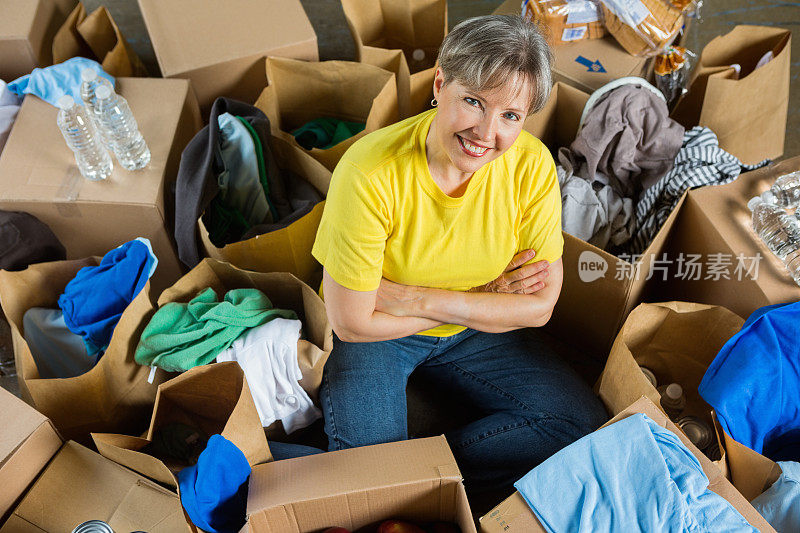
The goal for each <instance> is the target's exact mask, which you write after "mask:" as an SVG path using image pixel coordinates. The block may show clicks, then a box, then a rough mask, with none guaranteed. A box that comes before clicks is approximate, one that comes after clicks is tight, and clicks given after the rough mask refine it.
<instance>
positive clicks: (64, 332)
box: [22, 237, 158, 378]
mask: <svg viewBox="0 0 800 533" xmlns="http://www.w3.org/2000/svg"><path fill="white" fill-rule="evenodd" d="M157 266H158V259H157V258H156V256H155V254H154V253H153V249H152V247H151V246H150V241H148V240H147V239H144V238H141V237H140V238H138V239H134V240H132V241H129V242H126V243H125V244H123V245H122V246H120V247H119V248H115V249H114V250H111V251H110V252H108V253H107V254H106V255H105V256H103V259H102V261H100V264H99V265H98V266H90V267H84V268H82V269H80V270H79V271H78V273H77V274H76V276H75V277H74V278H73V279H72V281H70V282H69V283H68V284H67V286H66V287H65V288H64V292H63V294H61V296H59V298H58V307H59V308H58V309H48V308H44V307H32V308H30V309H28V310H27V311H26V312H25V315H24V316H23V319H22V323H23V330H24V332H25V340H26V342H27V343H28V346H29V348H30V350H31V354H32V355H33V359H34V361H35V362H36V367H37V369H38V371H39V376H40V377H42V378H69V377H75V376H79V375H81V374H84V373H86V372H88V371H89V370H91V369H92V367H94V365H95V364H96V363H97V361H98V360H99V359H100V357H101V356H102V355H103V353H104V352H105V350H106V349H107V348H108V345H109V343H110V342H111V336H112V335H113V333H114V328H115V327H116V326H117V323H118V322H119V320H120V318H121V317H122V313H123V312H124V311H125V309H126V308H127V307H128V305H130V303H131V302H132V301H133V299H134V298H136V296H137V295H138V294H139V292H140V291H141V290H142V289H143V288H144V286H145V284H146V283H147V281H148V280H149V279H150V277H151V276H152V275H153V272H155V269H156V267H157Z"/></svg>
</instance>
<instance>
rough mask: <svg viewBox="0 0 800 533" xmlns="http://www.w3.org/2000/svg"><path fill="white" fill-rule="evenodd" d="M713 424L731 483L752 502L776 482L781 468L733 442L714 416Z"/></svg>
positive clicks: (753, 451)
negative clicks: (719, 437)
mask: <svg viewBox="0 0 800 533" xmlns="http://www.w3.org/2000/svg"><path fill="white" fill-rule="evenodd" d="M714 423H715V425H716V428H717V430H718V431H719V434H720V435H721V436H722V443H723V445H724V446H725V453H726V455H727V462H728V468H729V470H730V475H731V481H732V482H733V484H734V486H735V487H736V488H737V489H738V490H739V492H741V493H742V494H743V495H744V497H745V498H747V499H748V500H749V501H752V500H753V499H754V498H755V497H756V496H758V495H759V494H761V493H762V492H764V491H765V490H767V489H768V488H770V487H771V486H772V484H773V483H775V481H777V479H778V477H780V475H781V467H780V466H778V464H777V463H775V461H773V460H772V459H769V458H767V457H764V456H763V455H761V454H760V453H758V452H757V451H755V450H751V449H750V448H748V447H747V446H745V445H744V444H740V443H738V442H736V441H735V440H733V438H732V437H731V436H730V435H728V434H727V433H726V432H725V431H724V430H723V429H722V427H721V426H720V424H719V421H718V420H717V419H716V415H714Z"/></svg>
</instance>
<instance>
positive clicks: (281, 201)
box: [175, 98, 322, 267]
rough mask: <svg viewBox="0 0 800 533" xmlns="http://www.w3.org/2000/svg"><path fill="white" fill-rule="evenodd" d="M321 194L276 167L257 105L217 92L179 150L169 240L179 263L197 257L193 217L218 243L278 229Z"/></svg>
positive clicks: (266, 123)
mask: <svg viewBox="0 0 800 533" xmlns="http://www.w3.org/2000/svg"><path fill="white" fill-rule="evenodd" d="M321 201H322V195H321V194H320V193H319V191H317V190H316V189H315V188H314V187H313V186H312V185H311V184H310V183H308V182H307V181H306V180H305V179H303V178H302V177H300V176H298V175H297V174H295V173H293V172H290V171H288V170H286V169H284V170H281V169H279V168H278V165H277V162H276V159H275V156H274V154H273V153H272V150H271V148H270V124H269V119H268V118H267V117H266V115H265V114H264V113H263V112H262V111H261V110H260V109H258V108H257V107H254V106H251V105H248V104H245V103H242V102H239V101H236V100H232V99H229V98H217V99H216V100H215V101H214V105H213V106H212V108H211V116H210V118H209V124H208V126H206V127H205V128H203V129H202V130H200V132H199V133H198V134H197V135H195V136H194V138H193V139H192V140H191V141H190V142H189V144H188V145H187V146H186V148H185V149H184V150H183V153H182V154H181V163H180V168H179V170H178V179H177V185H176V195H175V213H176V216H175V240H176V241H177V244H178V255H179V257H180V259H181V261H183V263H185V264H186V265H187V266H190V267H194V266H195V265H197V263H199V262H200V254H199V251H198V247H197V232H196V226H197V220H198V219H199V218H200V217H202V219H203V224H204V225H205V227H206V229H207V230H208V233H209V239H210V240H211V242H212V243H213V244H214V246H216V247H218V248H222V247H224V246H225V245H227V244H230V243H233V242H238V241H241V240H246V239H249V238H251V237H255V236H256V235H262V234H264V233H269V232H271V231H276V230H278V229H281V228H285V227H286V226H288V225H289V224H291V223H292V222H294V221H296V220H298V219H300V218H301V217H303V216H304V215H306V214H308V213H309V212H310V211H311V210H312V209H313V208H314V206H315V205H316V204H317V203H319V202H321Z"/></svg>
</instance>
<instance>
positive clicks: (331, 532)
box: [322, 527, 350, 533]
mask: <svg viewBox="0 0 800 533" xmlns="http://www.w3.org/2000/svg"><path fill="white" fill-rule="evenodd" d="M322 533H350V530H349V529H345V528H343V527H329V528H328V529H326V530H325V531H323V532H322Z"/></svg>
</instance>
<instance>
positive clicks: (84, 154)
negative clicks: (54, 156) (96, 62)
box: [57, 95, 114, 181]
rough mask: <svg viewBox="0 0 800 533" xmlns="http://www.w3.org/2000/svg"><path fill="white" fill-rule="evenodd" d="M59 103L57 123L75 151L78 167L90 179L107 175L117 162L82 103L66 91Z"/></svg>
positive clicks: (68, 144)
mask: <svg viewBox="0 0 800 533" xmlns="http://www.w3.org/2000/svg"><path fill="white" fill-rule="evenodd" d="M58 107H59V111H58V119H57V122H58V127H59V129H60V130H61V133H62V134H63V135H64V140H66V141H67V146H69V147H70V149H71V150H72V151H73V152H75V161H76V162H77V163H78V170H80V172H81V174H82V175H83V177H84V178H86V179H89V180H95V181H96V180H104V179H106V178H108V177H109V176H110V175H111V171H112V170H114V164H113V163H112V162H111V156H110V155H108V151H107V150H106V148H105V146H103V143H102V142H100V139H99V137H98V135H97V130H95V128H94V126H93V125H92V122H91V121H90V120H89V117H88V116H87V115H86V111H85V110H84V109H83V106H80V105H77V104H76V103H75V100H73V99H72V97H71V96H69V95H65V96H62V97H61V98H59V100H58Z"/></svg>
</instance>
